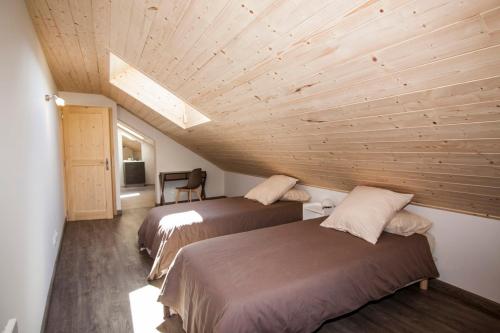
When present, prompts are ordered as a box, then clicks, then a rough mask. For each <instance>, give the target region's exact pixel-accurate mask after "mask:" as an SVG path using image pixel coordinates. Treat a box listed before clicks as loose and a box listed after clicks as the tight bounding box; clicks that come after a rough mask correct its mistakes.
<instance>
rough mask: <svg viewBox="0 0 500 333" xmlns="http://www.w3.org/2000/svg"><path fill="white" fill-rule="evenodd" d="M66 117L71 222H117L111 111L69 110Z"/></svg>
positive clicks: (65, 131) (95, 108)
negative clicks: (114, 206)
mask: <svg viewBox="0 0 500 333" xmlns="http://www.w3.org/2000/svg"><path fill="white" fill-rule="evenodd" d="M62 116H63V133H64V165H65V174H66V193H67V195H66V198H67V199H66V201H67V209H68V212H67V217H68V220H69V221H74V220H94V219H110V218H113V191H112V183H113V182H112V171H111V170H112V166H111V140H110V139H111V135H110V126H109V124H110V120H109V118H110V117H109V110H108V109H106V108H98V107H86V106H66V107H64V108H63V109H62Z"/></svg>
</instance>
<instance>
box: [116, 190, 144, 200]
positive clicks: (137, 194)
mask: <svg viewBox="0 0 500 333" xmlns="http://www.w3.org/2000/svg"><path fill="white" fill-rule="evenodd" d="M140 195H141V194H140V193H139V192H134V193H127V194H121V195H120V199H123V198H133V197H138V196H140Z"/></svg>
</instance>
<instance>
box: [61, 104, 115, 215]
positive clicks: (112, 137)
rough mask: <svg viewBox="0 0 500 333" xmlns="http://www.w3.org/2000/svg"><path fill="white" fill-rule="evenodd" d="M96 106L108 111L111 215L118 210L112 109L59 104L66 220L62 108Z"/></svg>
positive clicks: (66, 213) (66, 204)
mask: <svg viewBox="0 0 500 333" xmlns="http://www.w3.org/2000/svg"><path fill="white" fill-rule="evenodd" d="M71 106H75V107H96V108H102V109H106V110H107V111H108V117H109V118H108V119H109V128H108V131H109V141H110V142H109V154H110V155H111V156H110V159H111V161H110V168H111V197H112V198H111V200H112V204H113V216H117V214H118V211H117V208H116V174H115V165H116V164H115V163H116V156H115V140H114V131H113V126H114V123H113V110H112V109H111V108H110V107H106V106H98V105H80V104H66V105H65V106H59V107H58V110H59V135H60V138H61V141H60V149H61V165H62V173H61V177H62V178H63V182H64V186H63V196H64V218H65V220H66V221H68V195H67V194H68V184H67V181H66V163H65V161H66V156H65V151H64V122H63V108H65V107H71Z"/></svg>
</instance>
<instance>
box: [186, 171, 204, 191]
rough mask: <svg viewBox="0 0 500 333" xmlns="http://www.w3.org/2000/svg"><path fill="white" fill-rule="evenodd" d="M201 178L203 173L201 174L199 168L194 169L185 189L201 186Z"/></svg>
mask: <svg viewBox="0 0 500 333" xmlns="http://www.w3.org/2000/svg"><path fill="white" fill-rule="evenodd" d="M202 178H203V173H202V172H201V169H200V168H198V169H194V170H193V171H191V173H190V174H189V177H188V182H187V185H186V187H187V188H198V187H199V186H200V185H201V181H202Z"/></svg>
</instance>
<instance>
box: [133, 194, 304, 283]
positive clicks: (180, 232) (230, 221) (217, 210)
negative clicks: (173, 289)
mask: <svg viewBox="0 0 500 333" xmlns="http://www.w3.org/2000/svg"><path fill="white" fill-rule="evenodd" d="M299 220H302V203H301V202H291V201H278V202H276V203H274V204H272V205H267V206H265V205H263V204H261V203H259V202H256V201H253V200H249V199H245V198H241V197H237V198H223V199H216V200H205V201H198V202H190V203H181V204H176V205H168V206H159V207H155V208H153V209H151V211H150V212H149V213H148V215H147V216H146V218H145V219H144V222H143V223H142V225H141V227H140V229H139V232H138V234H139V248H140V249H141V250H146V251H147V252H148V254H149V255H150V256H151V257H152V258H153V259H154V263H153V266H152V268H151V272H150V274H149V276H148V279H149V280H153V279H157V278H160V277H162V276H163V275H164V274H165V272H166V271H167V270H168V267H169V266H170V263H171V262H172V260H173V259H174V257H175V255H176V254H177V251H179V249H180V248H182V247H183V246H185V245H188V244H191V243H193V242H197V241H200V240H204V239H208V238H212V237H217V236H222V235H228V234H234V233H238V232H244V231H249V230H254V229H258V228H265V227H270V226H276V225H279V224H283V223H289V222H295V221H299Z"/></svg>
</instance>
